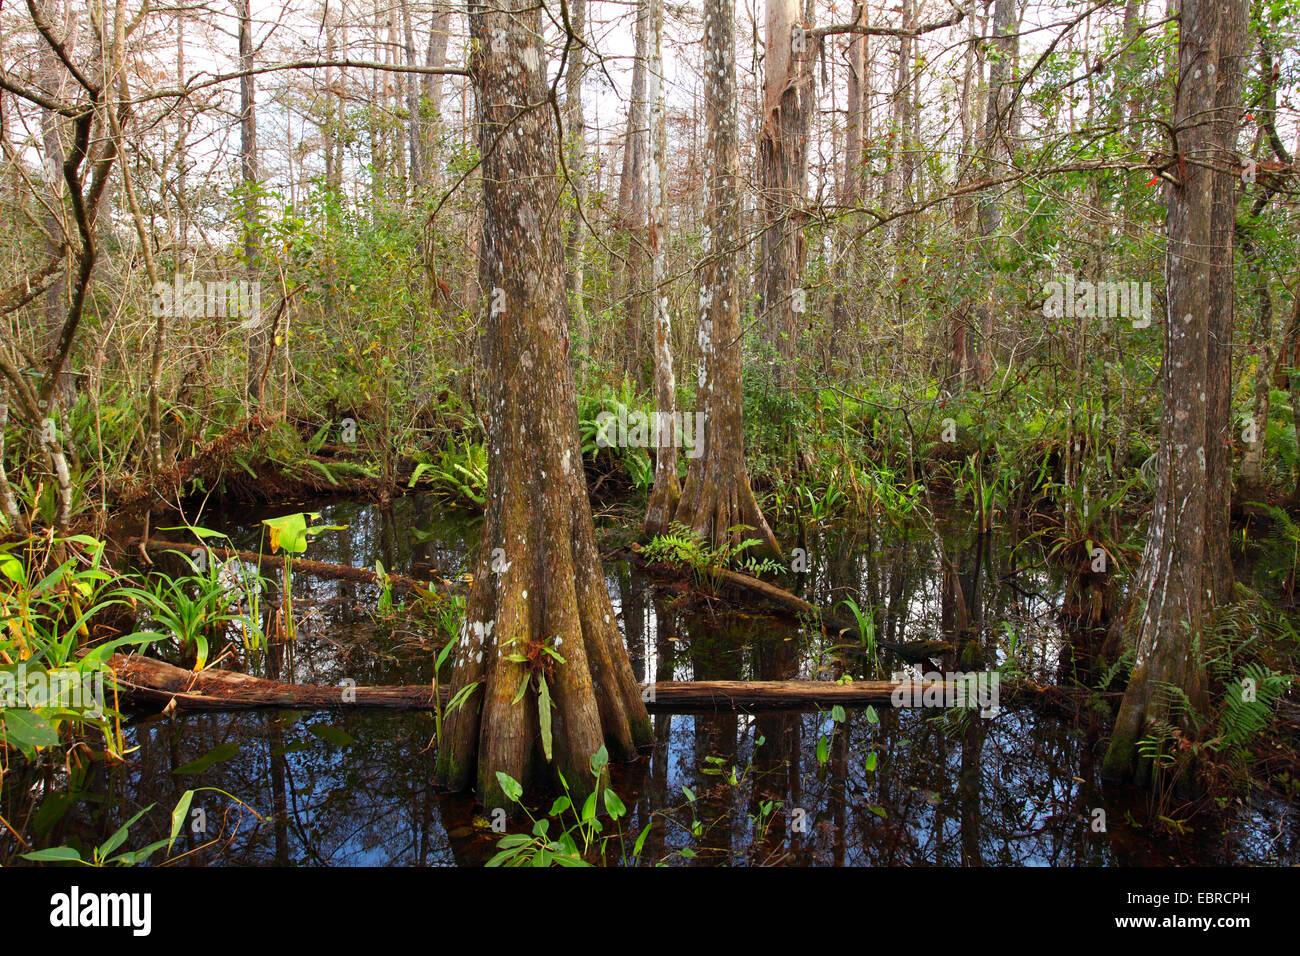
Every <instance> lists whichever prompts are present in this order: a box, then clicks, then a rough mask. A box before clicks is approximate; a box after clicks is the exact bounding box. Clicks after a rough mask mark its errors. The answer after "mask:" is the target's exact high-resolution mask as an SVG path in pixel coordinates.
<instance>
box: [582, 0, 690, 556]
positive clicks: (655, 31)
mask: <svg viewBox="0 0 1300 956" xmlns="http://www.w3.org/2000/svg"><path fill="white" fill-rule="evenodd" d="M580 2H581V0H580ZM663 33H664V0H650V49H649V53H650V63H649V68H648V69H647V71H646V72H647V73H648V74H649V85H650V140H651V146H650V165H649V168H648V175H647V177H646V182H647V185H648V186H649V193H650V196H649V199H650V235H649V246H650V256H651V259H650V301H651V309H652V314H653V317H654V339H655V354H654V383H655V408H656V410H657V411H658V414H659V428H658V429H657V430H656V434H657V435H658V438H659V443H658V447H657V448H656V449H655V483H654V489H653V490H652V491H651V492H650V502H649V504H648V505H647V506H646V517H645V533H646V534H648V535H655V534H661V533H662V532H664V531H667V530H668V526H669V524H670V523H671V521H672V517H673V515H674V514H675V513H676V511H677V503H678V501H680V500H681V495H682V488H681V483H680V482H679V481H678V478H677V444H678V442H677V430H676V424H675V422H676V416H677V379H676V377H675V376H674V375H673V350H672V342H673V334H672V333H673V329H672V323H671V321H670V320H669V316H668V298H667V296H666V295H665V293H664V284H665V283H666V282H667V280H668V257H667V250H666V249H665V248H664V246H665V243H666V238H667V226H668V190H667V176H666V173H667V166H668V123H667V110H666V106H667V104H666V102H665V97H664V82H663V65H664V58H663Z"/></svg>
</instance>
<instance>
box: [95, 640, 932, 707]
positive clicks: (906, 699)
mask: <svg viewBox="0 0 1300 956" xmlns="http://www.w3.org/2000/svg"><path fill="white" fill-rule="evenodd" d="M111 666H112V668H113V672H114V679H115V681H116V684H117V689H118V694H119V695H120V698H121V699H122V700H123V701H124V702H126V703H131V704H134V705H137V706H157V707H159V708H160V709H161V708H166V707H170V706H172V704H173V702H174V706H175V709H176V710H179V711H192V712H204V711H238V710H263V709H284V710H408V711H412V710H414V711H431V710H433V709H434V692H433V688H432V687H422V686H412V685H405V686H385V687H358V686H352V685H329V684H285V683H281V682H280V681H273V680H265V679H263V678H260V677H250V676H249V675H247V674H239V673H236V672H234V671H227V670H221V669H218V668H209V669H207V670H203V671H188V670H185V669H183V668H180V667H176V666H174V665H172V664H168V663H166V662H164V661H158V660H153V659H151V658H146V657H138V656H134V655H132V656H130V657H127V656H123V655H120V654H119V655H116V656H114V657H113V659H112V661H111ZM940 685H942V686H940ZM952 688H953V684H952V683H951V682H938V681H934V682H931V681H917V682H915V683H912V682H909V681H855V682H853V683H850V684H835V683H831V682H829V681H808V680H793V681H728V680H723V681H662V682H659V683H656V684H651V685H647V686H646V688H645V692H644V699H645V704H646V709H647V710H650V711H656V712H660V713H675V712H678V711H682V712H689V711H701V710H704V711H776V710H796V711H799V710H802V711H812V710H818V709H823V708H828V707H832V706H834V705H836V704H839V705H840V706H843V707H864V706H866V705H868V704H891V703H892V700H893V698H894V694H895V691H899V690H901V694H900V697H901V698H902V700H903V705H904V706H909V705H910V703H911V702H913V701H917V700H920V699H921V695H922V694H924V693H927V692H928V693H930V694H936V693H938V694H944V695H946V694H948V693H950V692H951V690H952ZM440 690H441V697H442V699H443V701H444V702H445V700H446V694H447V689H446V688H445V687H444V688H441V689H440Z"/></svg>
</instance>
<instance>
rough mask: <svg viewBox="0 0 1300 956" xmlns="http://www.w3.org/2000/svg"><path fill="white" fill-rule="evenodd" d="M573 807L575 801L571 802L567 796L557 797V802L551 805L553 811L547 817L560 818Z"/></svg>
mask: <svg viewBox="0 0 1300 956" xmlns="http://www.w3.org/2000/svg"><path fill="white" fill-rule="evenodd" d="M571 806H573V801H572V800H570V799H569V798H568V797H567V796H564V797H556V798H555V802H554V803H552V804H551V811H550V813H548V814H547V816H549V817H558V816H559V815H560V814H561V813H563V812H564V811H565V810H567V809H569V807H571Z"/></svg>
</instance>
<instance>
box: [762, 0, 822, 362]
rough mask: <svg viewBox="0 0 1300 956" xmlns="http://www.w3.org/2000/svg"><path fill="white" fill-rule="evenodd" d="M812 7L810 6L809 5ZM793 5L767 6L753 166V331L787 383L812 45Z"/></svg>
mask: <svg viewBox="0 0 1300 956" xmlns="http://www.w3.org/2000/svg"><path fill="white" fill-rule="evenodd" d="M810 6H811V5H810ZM810 26H811V24H801V23H800V15H799V0H768V2H767V44H766V52H765V55H764V66H763V70H764V84H763V114H762V119H761V126H760V129H759V140H758V163H759V179H760V182H761V184H762V186H761V188H762V200H761V201H762V216H763V224H764V229H763V241H762V248H761V255H760V257H759V283H758V285H759V327H760V328H762V329H763V330H764V332H765V334H766V337H767V340H768V342H769V343H770V344H771V345H772V347H773V351H775V353H776V356H777V365H776V368H777V376H776V378H777V382H778V384H780V385H782V386H786V387H788V386H789V385H791V384H793V382H794V379H795V370H796V368H797V363H798V348H797V346H798V342H799V325H800V323H801V322H802V321H803V313H804V307H805V304H804V298H803V294H802V290H801V289H800V287H799V284H800V282H801V281H802V276H803V268H804V258H805V248H804V234H803V223H802V216H803V208H802V207H803V203H804V200H805V195H806V192H807V186H808V127H809V118H810V114H811V110H812V106H813V103H812V96H811V91H810V89H809V84H810V82H811V79H812V66H813V64H812V53H811V51H810V50H809V49H808V48H809V46H810V45H811V40H810V39H809V37H808V33H807V28H808V27H810Z"/></svg>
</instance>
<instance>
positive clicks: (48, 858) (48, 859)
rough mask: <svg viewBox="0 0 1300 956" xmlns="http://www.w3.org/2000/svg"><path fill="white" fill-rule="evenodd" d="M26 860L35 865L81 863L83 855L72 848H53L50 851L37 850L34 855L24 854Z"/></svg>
mask: <svg viewBox="0 0 1300 956" xmlns="http://www.w3.org/2000/svg"><path fill="white" fill-rule="evenodd" d="M23 859H24V860H31V861H32V862H33V863H80V862H82V860H81V854H80V853H78V852H77V851H76V850H74V849H73V848H72V847H70V846H53V847H50V848H49V849H48V850H36V851H35V852H33V853H24V854H23Z"/></svg>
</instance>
